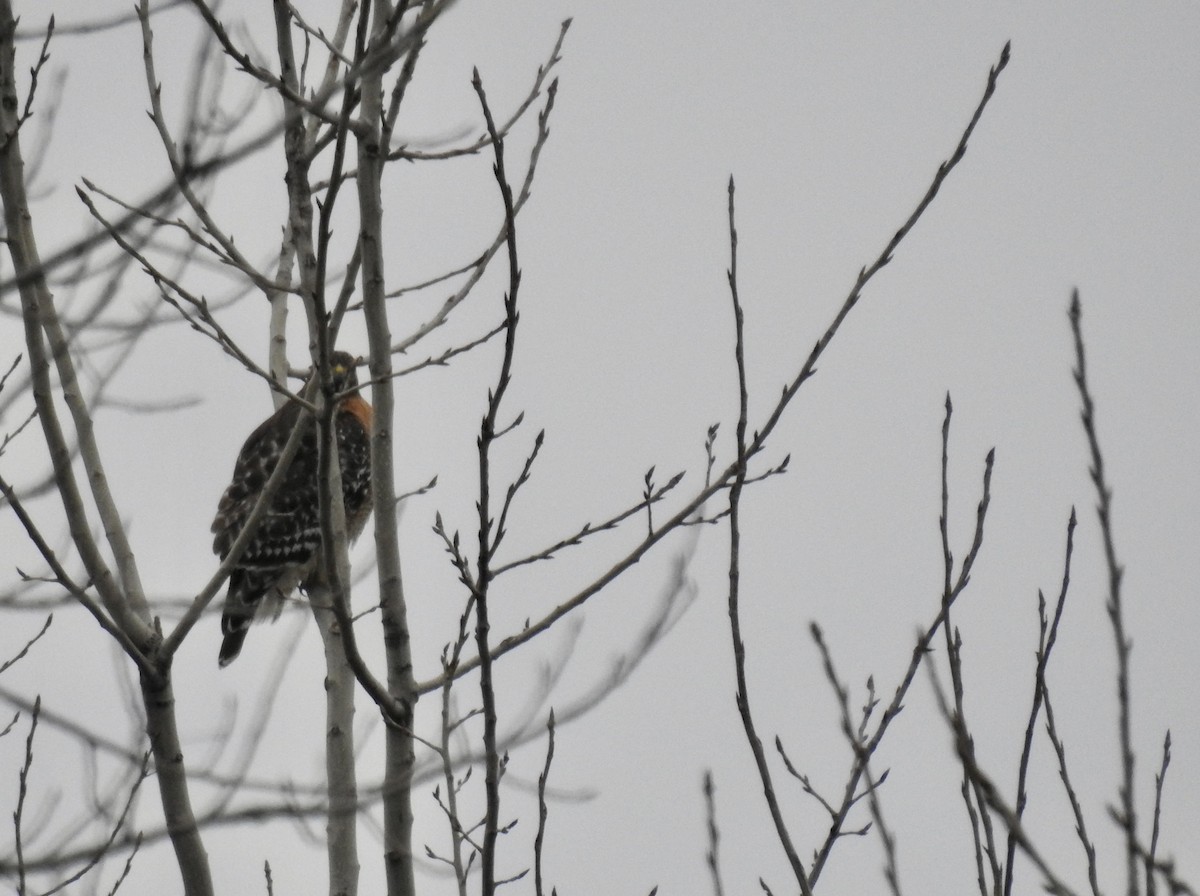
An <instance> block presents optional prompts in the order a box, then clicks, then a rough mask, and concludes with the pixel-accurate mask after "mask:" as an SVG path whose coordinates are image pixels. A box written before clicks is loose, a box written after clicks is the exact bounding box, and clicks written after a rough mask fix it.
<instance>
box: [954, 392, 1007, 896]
mask: <svg viewBox="0 0 1200 896" xmlns="http://www.w3.org/2000/svg"><path fill="white" fill-rule="evenodd" d="M953 412H954V407H953V405H952V404H951V401H950V393H949V392H947V393H946V416H945V418H944V419H943V422H942V510H941V515H940V516H939V517H938V529H939V531H940V533H941V538H942V564H943V573H942V574H943V584H942V606H943V608H944V611H945V620H944V621H943V623H942V633H943V634H944V635H945V638H946V661H947V664H948V665H949V667H950V683H951V687H952V690H953V694H954V718H955V719H956V721H957V722H958V724H959V725H961V727H962V730H963V732H964V738H965V740H964V742H963V745H962V747H963V749H967V750H970V751H972V753H974V750H975V742H974V739H973V738H971V737H970V735H969V733H968V728H967V716H966V708H965V701H964V685H963V663H962V635H961V634H960V633H959V631H958V629H957V628H955V627H954V626H953V624H952V623H951V617H950V595H951V589H952V587H953V586H952V580H953V577H954V554H953V552H952V551H951V550H950V526H949V515H950V472H949V469H950V418H951V415H952V414H953ZM968 556H969V555H968ZM972 794H973V796H974V803H972ZM962 797H963V802H964V803H966V808H967V818H968V820H969V822H970V824H971V837H972V839H973V841H974V844H975V864H976V872H977V875H978V882H979V893H980V896H987V894H988V889H989V888H988V887H987V884H986V881H985V879H984V873H983V858H984V856H986V857H987V859H988V862H989V864H990V866H991V868H990V870H991V873H992V887H991V890H992V892H993V893H994V894H995V896H1000V888H1001V886H1002V883H1001V881H1002V875H1003V872H1002V870H1001V868H1000V858H999V856H998V855H997V852H996V838H995V832H994V830H993V827H992V818H991V813H990V811H989V809H988V805H987V802H986V801H985V800H984V798H983V794H982V793H981V792H980V790H979V784H978V781H975V780H972V779H971V777H970V776H969V775H968V774H967V770H966V767H965V766H964V768H963V781H962Z"/></svg>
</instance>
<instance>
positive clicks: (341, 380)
mask: <svg viewBox="0 0 1200 896" xmlns="http://www.w3.org/2000/svg"><path fill="white" fill-rule="evenodd" d="M361 361H362V358H356V357H354V355H352V354H350V353H349V352H334V353H333V354H332V355H330V356H329V372H330V373H331V374H333V391H334V393H335V394H340V393H342V392H345V391H347V390H349V389H353V388H354V387H355V386H357V385H358V365H359V363H360V362H361Z"/></svg>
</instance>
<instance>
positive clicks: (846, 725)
mask: <svg viewBox="0 0 1200 896" xmlns="http://www.w3.org/2000/svg"><path fill="white" fill-rule="evenodd" d="M809 631H810V632H811V634H812V638H813V641H814V642H815V643H816V645H817V649H818V651H820V654H821V662H822V665H823V666H824V669H825V678H826V680H827V681H828V682H829V685H830V687H832V688H833V693H834V696H835V697H836V698H837V702H838V707H839V709H840V710H841V722H842V733H843V734H844V735H845V736H846V740H847V742H848V743H849V744H850V749H851V750H852V751H853V753H854V759H855V763H856V764H860V765H861V766H862V770H863V775H865V776H866V779H867V785H866V797H867V804H868V806H869V807H870V810H871V818H872V820H873V821H874V826H875V830H876V831H878V832H879V839H880V840H881V841H882V843H883V855H884V866H883V875H884V878H885V879H886V880H887V883H888V889H889V890H890V891H891V893H892V896H901V892H900V872H899V870H898V867H897V864H896V837H895V834H893V833H892V830H891V828H889V827H888V825H887V822H886V821H885V820H884V817H883V804H882V802H881V801H880V799H879V785H880V784H882V783H883V781H884V779H885V778H886V777H887V772H886V771H885V772H884V773H883V775H882V776H881V777H880V778H879V780H873V779H872V776H871V757H870V754H868V753H867V752H866V747H865V744H864V742H863V736H864V734H865V730H866V729H865V727H864V726H863V725H860V726H859V729H858V731H855V728H854V722H853V720H852V719H851V717H850V692H849V690H848V689H847V688H846V686H845V684H843V683H842V681H841V679H840V678H838V674H837V671H836V670H835V669H834V666H833V653H832V652H831V651H830V649H829V646H828V645H827V644H826V643H825V637H824V635H823V633H822V632H821V627H820V626H819V625H817V623H815V622H814V623H812V624H811V626H810V627H809ZM868 706H870V704H869V703H868ZM864 722H865V719H864ZM863 832H864V833H865V832H866V828H864V829H863Z"/></svg>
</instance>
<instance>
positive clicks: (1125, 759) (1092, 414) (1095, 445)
mask: <svg viewBox="0 0 1200 896" xmlns="http://www.w3.org/2000/svg"><path fill="white" fill-rule="evenodd" d="M1082 315H1083V312H1082V308H1081V306H1080V302H1079V290H1075V291H1074V292H1073V293H1072V294H1071V307H1070V311H1069V317H1070V319H1071V332H1072V334H1073V335H1074V337H1075V371H1074V375H1075V385H1076V386H1078V388H1079V400H1080V403H1081V404H1082V411H1081V412H1080V418H1081V419H1082V421H1083V431H1084V433H1085V435H1086V436H1087V442H1088V449H1089V451H1090V453H1091V468H1090V470H1089V472H1090V473H1091V477H1092V482H1093V484H1094V485H1095V487H1096V498H1097V500H1096V515H1097V517H1098V519H1099V521H1100V534H1101V536H1102V538H1103V539H1104V560H1105V564H1106V565H1107V567H1108V603H1107V610H1108V617H1109V620H1110V621H1111V623H1112V628H1113V638H1114V640H1115V641H1116V647H1117V706H1118V712H1119V718H1118V728H1119V736H1120V744H1121V786H1120V787H1119V788H1118V794H1119V797H1120V801H1121V812H1120V816H1119V822H1120V825H1121V828H1122V830H1123V831H1124V832H1125V870H1126V876H1127V878H1126V879H1127V886H1126V892H1127V893H1128V896H1137V894H1138V891H1139V887H1138V880H1139V874H1138V855H1137V846H1138V836H1137V815H1136V814H1135V813H1136V809H1135V806H1136V804H1135V802H1134V794H1133V784H1134V765H1135V759H1134V753H1133V721H1132V705H1131V701H1130V696H1129V654H1130V651H1131V650H1132V649H1133V645H1132V642H1131V641H1130V640H1129V636H1128V635H1127V634H1126V632H1125V614H1124V607H1123V605H1122V603H1121V579H1122V578H1123V576H1124V572H1125V571H1124V568H1123V567H1122V566H1121V564H1120V562H1119V561H1118V560H1117V550H1116V547H1115V544H1114V540H1113V527H1112V489H1111V488H1110V487H1109V486H1108V483H1107V481H1106V480H1105V477H1104V457H1103V455H1102V454H1101V453H1100V437H1099V435H1098V433H1097V431H1096V408H1095V405H1094V403H1093V402H1092V396H1091V392H1090V391H1089V389H1088V381H1087V366H1086V363H1085V359H1084V349H1083V326H1082V324H1081V318H1082Z"/></svg>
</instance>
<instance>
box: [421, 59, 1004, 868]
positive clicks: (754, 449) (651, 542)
mask: <svg viewBox="0 0 1200 896" xmlns="http://www.w3.org/2000/svg"><path fill="white" fill-rule="evenodd" d="M1008 60H1009V46H1008V45H1007V44H1006V45H1005V47H1004V49H1003V51H1002V52H1001V54H1000V60H999V62H998V63H997V64H996V65H995V66H994V67H993V68H992V69H991V70H990V71H989V74H988V80H987V85H986V86H985V89H984V95H983V98H982V99H981V100H980V102H979V104H978V106H977V107H976V109H975V111H974V114H973V115H972V116H971V119H970V121H969V122H968V124H967V127H966V129H965V130H964V132H963V134H962V137H961V138H960V140H959V143H958V145H957V147H956V148H955V150H954V152H953V153H952V154H951V156H950V158H949V159H948V160H947V161H945V162H943V163H942V164H941V165H940V166H939V167H938V169H937V172H936V173H935V175H934V178H933V181H932V182H931V184H930V186H929V188H928V190H927V191H926V193H925V195H924V196H923V197H922V199H921V200H920V201H919V202H918V204H917V207H916V209H915V210H914V211H913V212H912V214H910V215H909V217H908V219H907V220H906V221H905V223H904V224H903V226H902V227H901V228H900V230H898V231H897V232H896V234H895V235H894V236H893V237H892V239H891V240H889V241H888V244H887V246H886V247H885V249H884V251H883V252H882V253H881V254H880V256H879V257H878V258H877V259H876V260H875V261H874V262H873V263H872V264H871V265H870V266H869V267H866V268H863V270H862V271H861V272H860V273H859V276H858V278H857V279H856V281H855V283H854V286H853V287H852V289H851V291H850V294H849V295H848V296H847V297H846V299H845V300H844V301H843V303H842V306H841V308H840V309H839V310H838V311H837V313H836V314H835V315H834V319H833V322H832V323H831V324H830V325H829V327H828V328H827V329H826V331H825V333H824V334H823V335H822V336H821V338H820V339H819V340H818V341H817V343H816V345H815V346H814V348H813V350H812V352H811V353H810V354H809V356H808V358H807V359H806V361H805V362H804V364H803V366H802V367H801V369H800V371H799V372H798V373H797V374H796V377H795V378H794V379H793V380H792V382H791V383H790V384H789V385H788V386H787V387H786V388H785V389H784V390H783V392H782V394H781V395H780V397H779V399H778V400H777V402H776V404H775V406H774V407H773V408H772V410H771V411H770V412H769V413H768V415H767V417H766V419H765V421H764V423H763V425H762V426H761V427H760V428H759V429H757V430H756V431H755V433H754V436H753V438H752V439H750V440H749V441H748V444H747V455H746V457H742V458H736V459H735V460H734V461H733V462H732V463H731V464H729V466H727V467H726V468H725V469H724V470H722V471H721V472H720V473H719V474H717V475H715V476H713V478H712V483H711V484H710V485H708V486H707V487H705V488H703V489H702V490H701V491H699V492H698V493H696V494H695V495H694V496H693V497H692V498H691V499H690V500H688V501H687V502H686V504H685V506H684V507H683V508H682V509H680V510H679V511H678V512H677V513H676V514H675V515H674V516H672V517H670V518H669V519H668V520H667V521H666V522H664V523H661V524H660V525H659V526H658V527H657V528H656V529H655V530H654V533H653V534H652V535H650V536H648V537H646V538H644V539H643V540H642V541H640V542H639V543H638V544H637V545H635V546H634V547H633V548H632V549H631V550H630V551H629V552H628V553H626V554H625V555H624V556H623V557H621V558H619V559H618V560H617V561H616V562H615V563H614V564H613V565H612V566H611V567H610V568H609V569H608V571H607V572H605V573H603V574H602V575H601V576H599V577H598V578H597V579H596V580H595V581H593V582H592V583H591V584H589V585H587V586H586V587H585V588H583V589H581V590H580V591H578V592H576V593H575V594H574V595H572V596H570V597H568V598H567V599H565V600H563V601H562V602H560V603H559V604H558V605H557V606H555V607H554V608H553V609H552V610H550V611H549V612H548V613H547V614H546V615H545V616H543V617H542V618H541V619H539V620H537V621H535V622H532V623H530V624H529V625H527V626H525V627H524V628H523V629H522V630H521V631H520V632H518V633H516V634H513V635H510V636H508V637H507V638H504V639H503V640H501V641H499V642H496V643H493V644H492V645H491V655H492V659H493V660H495V659H498V658H500V657H501V656H504V655H505V654H507V653H509V652H511V651H512V650H515V649H516V648H517V647H519V646H520V645H522V644H524V643H526V642H528V641H530V640H532V639H533V638H535V637H537V636H538V635H540V634H541V633H542V632H544V631H546V630H547V629H549V628H551V627H552V626H553V625H554V624H555V623H556V622H557V621H558V620H559V619H562V618H563V617H564V616H567V615H568V614H570V613H572V612H573V611H574V610H576V609H578V608H579V607H581V606H582V605H583V604H584V603H586V602H587V601H588V600H589V599H590V598H592V597H593V596H594V595H596V594H598V593H599V592H600V591H602V590H604V589H605V588H606V587H607V586H608V584H609V583H611V582H612V581H614V580H615V579H616V578H618V577H619V576H620V575H621V574H622V573H624V572H625V571H626V570H628V569H629V568H631V567H632V566H634V565H636V564H637V563H638V561H639V560H641V558H642V557H644V556H645V555H646V554H647V552H649V551H650V549H651V548H653V547H654V546H655V545H656V544H657V543H658V542H659V541H661V540H662V539H663V538H665V537H666V536H667V535H668V534H670V533H671V532H674V531H675V530H676V529H678V528H679V527H681V526H682V525H684V524H685V523H686V522H687V521H689V520H691V519H692V518H693V517H694V515H695V513H696V511H697V510H698V509H700V508H701V507H703V506H704V505H705V504H706V503H707V502H708V501H709V500H710V499H711V498H712V497H713V496H714V495H716V494H717V493H719V492H721V491H722V490H724V489H727V488H729V487H730V483H731V482H732V481H733V480H734V477H735V476H736V475H737V474H738V473H739V472H741V474H742V475H743V476H744V475H745V470H744V469H743V468H744V465H745V463H746V461H748V460H749V459H750V457H751V456H753V455H755V454H757V453H758V452H759V451H760V450H762V448H763V447H764V446H765V444H766V442H767V440H768V438H769V436H770V434H771V433H772V431H773V430H774V429H775V427H776V426H777V425H778V423H779V420H780V419H781V418H782V416H783V413H784V411H785V410H786V409H787V408H788V406H789V405H790V404H791V401H792V399H793V398H794V397H795V395H796V392H797V391H798V390H799V388H800V385H801V384H802V383H803V382H804V381H805V380H807V379H809V378H810V377H811V376H812V375H813V373H815V370H816V362H817V360H818V359H819V358H820V356H821V354H822V353H823V352H824V350H825V349H826V348H827V347H828V345H829V343H830V342H831V341H832V340H833V338H834V336H835V335H836V333H837V331H838V329H839V328H840V327H841V324H842V322H843V321H844V320H845V318H846V316H847V315H848V314H849V313H850V311H851V310H852V309H853V307H854V306H855V305H856V304H857V303H858V300H859V299H860V298H861V295H862V292H863V290H864V288H865V287H866V285H867V284H868V283H869V282H870V280H871V279H873V277H874V276H875V274H877V273H878V272H879V270H881V269H882V268H883V267H884V266H885V265H886V264H887V263H888V262H889V261H890V260H891V257H892V253H893V252H894V251H895V249H896V248H897V246H898V245H899V243H900V241H901V240H903V239H904V237H905V236H907V234H908V233H909V232H910V231H911V230H912V229H913V227H914V226H915V225H916V223H917V221H918V220H919V219H920V218H921V216H922V215H923V214H924V212H925V210H926V209H927V208H928V207H929V205H930V203H931V202H932V201H933V198H934V197H935V196H936V195H937V193H938V191H939V190H940V189H941V186H942V184H943V183H944V182H945V180H946V178H947V177H948V176H949V174H950V172H951V171H952V170H954V168H955V167H957V165H958V163H959V162H960V161H961V160H962V158H963V156H964V155H965V153H966V147H967V140H968V138H969V137H970V136H971V134H972V133H973V132H974V129H975V127H976V125H977V124H978V122H979V120H980V117H981V116H982V114H983V110H984V108H985V107H986V105H987V103H988V101H989V100H990V99H991V97H992V95H993V93H994V91H995V87H996V83H997V79H998V78H999V75H1000V72H1001V71H1003V70H1004V68H1005V67H1006V66H1007V65H1008ZM545 114H546V113H545V112H543V116H542V117H543V118H544V117H545ZM415 338H416V337H414V339H415ZM989 464H990V462H989ZM746 481H749V480H748V479H747V480H746ZM980 537H982V534H980ZM969 568H970V567H969V564H965V568H964V573H966V572H969ZM962 584H963V585H964V586H965V581H964V582H963V583H962ZM940 624H941V616H940V614H939V617H938V619H937V620H936V621H935V623H934V626H933V628H932V630H931V632H936V630H937V627H938V626H940ZM930 636H932V634H931V635H930ZM923 643H925V642H923ZM927 646H928V645H927V643H925V647H927ZM918 649H922V650H923V649H924V647H922V646H921V645H920V644H919V645H918ZM919 663H920V657H919V656H915V658H914V662H913V663H912V664H911V665H910V671H909V674H908V675H907V676H906V679H905V684H903V685H902V689H903V690H905V691H906V690H907V687H908V685H909V684H911V679H912V676H913V675H915V674H916V666H917V665H919ZM478 665H479V660H478V658H477V657H473V658H470V659H468V660H465V661H464V662H463V663H461V664H460V665H459V666H458V667H457V669H456V670H455V673H454V674H455V675H456V676H462V675H465V674H467V673H469V672H471V671H473V670H474V669H475V668H477V667H478ZM440 686H441V679H440V677H439V678H435V679H432V680H429V681H425V682H421V683H419V684H418V686H417V689H418V692H419V693H422V694H426V693H431V692H433V691H435V690H437V689H438V688H439V687H440ZM896 712H899V705H898V703H897V705H896V706H895V708H894V709H893V712H892V716H886V714H885V721H884V724H883V727H884V728H886V725H887V723H888V722H890V719H891V717H894V715H895V713H896ZM877 736H879V733H878V732H877ZM818 862H819V863H821V862H823V860H821V859H820V858H819V859H818Z"/></svg>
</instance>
